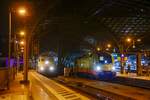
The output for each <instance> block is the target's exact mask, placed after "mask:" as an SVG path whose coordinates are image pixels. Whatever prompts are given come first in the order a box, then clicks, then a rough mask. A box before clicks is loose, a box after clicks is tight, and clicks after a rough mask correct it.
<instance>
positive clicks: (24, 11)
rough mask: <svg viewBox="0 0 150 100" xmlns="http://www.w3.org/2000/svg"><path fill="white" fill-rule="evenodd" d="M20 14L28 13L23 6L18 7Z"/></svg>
mask: <svg viewBox="0 0 150 100" xmlns="http://www.w3.org/2000/svg"><path fill="white" fill-rule="evenodd" d="M18 14H20V15H22V16H24V15H25V14H26V9H25V8H23V7H21V8H19V9H18Z"/></svg>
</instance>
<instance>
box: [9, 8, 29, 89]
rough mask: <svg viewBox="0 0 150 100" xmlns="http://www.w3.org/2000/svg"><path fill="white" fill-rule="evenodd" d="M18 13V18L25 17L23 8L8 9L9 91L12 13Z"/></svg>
mask: <svg viewBox="0 0 150 100" xmlns="http://www.w3.org/2000/svg"><path fill="white" fill-rule="evenodd" d="M13 12H14V13H16V12H17V13H18V14H19V15H20V16H25V15H26V9H25V8H23V7H22V8H19V9H18V10H17V11H16V10H14V9H13V10H12V9H11V8H10V9H9V43H8V85H7V87H8V89H9V84H10V68H11V52H12V51H11V46H12V45H11V43H12V37H11V36H12V13H13Z"/></svg>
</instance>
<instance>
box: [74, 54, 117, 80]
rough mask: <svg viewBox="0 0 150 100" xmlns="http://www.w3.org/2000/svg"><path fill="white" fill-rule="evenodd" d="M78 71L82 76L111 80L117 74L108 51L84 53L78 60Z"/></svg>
mask: <svg viewBox="0 0 150 100" xmlns="http://www.w3.org/2000/svg"><path fill="white" fill-rule="evenodd" d="M76 73H77V74H78V75H79V76H81V77H88V78H91V77H92V78H96V79H100V80H111V79H113V78H114V77H115V76H116V72H115V67H114V66H113V60H112V56H111V54H108V53H106V52H98V53H92V54H90V55H89V54H88V55H84V56H82V57H80V58H78V59H77V60H76Z"/></svg>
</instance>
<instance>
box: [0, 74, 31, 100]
mask: <svg viewBox="0 0 150 100" xmlns="http://www.w3.org/2000/svg"><path fill="white" fill-rule="evenodd" d="M22 79H23V75H22V73H17V75H16V77H15V80H12V81H10V88H9V89H4V90H0V100H31V95H30V92H29V85H23V84H20V81H21V80H22Z"/></svg>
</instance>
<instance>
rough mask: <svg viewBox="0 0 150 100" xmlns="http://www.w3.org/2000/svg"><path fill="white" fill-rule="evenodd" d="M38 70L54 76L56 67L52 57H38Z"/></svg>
mask: <svg viewBox="0 0 150 100" xmlns="http://www.w3.org/2000/svg"><path fill="white" fill-rule="evenodd" d="M37 70H38V72H39V73H41V74H44V75H48V76H56V75H57V68H56V64H55V62H54V59H53V58H52V57H44V56H42V57H39V59H38V69H37Z"/></svg>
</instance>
